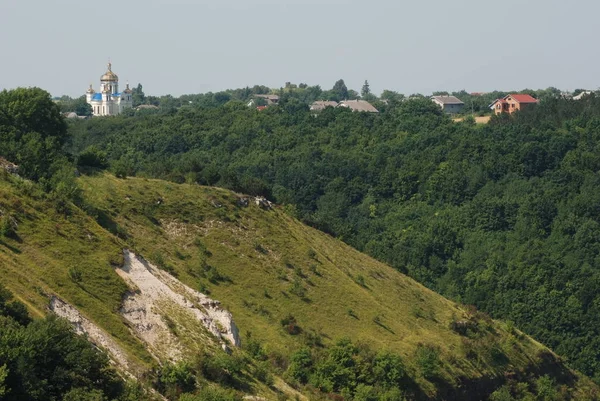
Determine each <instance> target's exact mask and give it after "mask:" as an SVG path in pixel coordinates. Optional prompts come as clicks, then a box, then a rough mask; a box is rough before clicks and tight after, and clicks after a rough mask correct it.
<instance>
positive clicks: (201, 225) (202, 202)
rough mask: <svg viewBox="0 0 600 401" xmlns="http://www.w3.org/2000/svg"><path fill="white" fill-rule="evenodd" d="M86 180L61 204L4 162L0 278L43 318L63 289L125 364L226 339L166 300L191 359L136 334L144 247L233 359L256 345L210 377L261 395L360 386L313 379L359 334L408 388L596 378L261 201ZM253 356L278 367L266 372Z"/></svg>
mask: <svg viewBox="0 0 600 401" xmlns="http://www.w3.org/2000/svg"><path fill="white" fill-rule="evenodd" d="M78 184H79V185H80V187H81V189H82V192H81V196H82V201H81V203H80V207H75V206H74V205H57V203H56V201H55V200H53V199H50V198H49V197H48V196H47V195H45V194H43V193H42V192H41V191H39V190H38V189H37V187H36V186H35V185H34V184H32V183H30V182H28V181H26V180H22V179H19V178H15V177H13V176H9V175H7V174H3V177H2V180H0V210H1V211H2V215H3V216H4V217H7V216H10V218H11V219H12V221H14V235H12V236H4V237H3V238H2V242H1V244H0V265H1V266H2V269H3V274H2V276H0V283H1V284H3V285H5V286H6V287H7V288H8V289H10V290H11V291H12V292H13V293H14V294H16V296H17V297H18V299H19V300H20V301H22V302H24V303H25V304H26V305H27V306H28V308H29V309H30V310H31V311H33V312H34V313H35V314H37V315H38V316H42V315H45V314H46V313H48V308H49V305H50V300H51V299H52V297H53V296H54V297H57V298H59V299H60V300H61V301H63V302H65V303H67V304H69V305H72V306H73V307H74V308H75V309H76V310H77V311H78V312H79V313H80V314H81V316H82V317H83V318H84V319H87V320H89V321H90V322H92V323H93V324H95V325H96V326H97V327H99V328H100V329H101V330H103V331H104V332H106V333H107V334H108V336H109V338H110V339H111V340H112V341H114V343H115V344H116V345H117V346H118V348H119V349H120V350H121V351H122V352H123V354H124V358H125V360H126V361H127V365H128V371H129V374H130V375H133V376H137V377H138V378H143V377H145V376H146V377H147V375H148V372H150V371H151V370H152V369H156V366H157V364H158V363H159V361H160V364H163V365H164V364H165V363H167V364H168V363H180V362H181V361H182V360H183V361H186V360H187V361H188V362H189V363H190V364H191V363H193V361H194V359H195V358H196V357H197V356H198V355H202V354H204V355H206V353H207V352H208V353H209V354H211V355H217V356H216V357H215V358H217V357H218V355H220V354H219V353H220V351H219V348H220V347H219V346H218V345H219V340H218V337H214V335H212V334H210V333H209V332H208V331H207V330H206V329H205V328H203V327H202V325H194V324H191V320H190V318H189V316H188V315H184V314H181V313H180V312H176V310H175V309H170V310H169V309H160V308H163V307H160V308H159V314H160V315H161V316H162V318H163V320H164V326H165V327H167V329H168V330H167V331H165V332H169V331H170V332H171V334H170V336H171V337H170V338H173V339H174V340H173V341H176V342H177V344H178V346H179V347H181V348H180V349H181V352H182V355H184V357H179V358H178V357H173V356H172V355H166V354H161V353H160V352H156V350H157V347H156V346H155V345H152V344H149V343H148V341H147V340H144V339H143V337H142V336H140V334H139V332H137V331H136V330H135V326H132V323H131V322H129V321H128V320H127V319H128V318H127V316H124V314H123V303H124V302H125V300H126V299H127V297H128V295H127V294H132V292H131V291H134V292H133V294H135V293H140V294H142V295H143V294H145V293H146V291H147V290H146V289H144V288H142V287H139V288H137V289H136V288H132V287H131V286H132V284H131V283H129V284H128V283H127V282H126V281H124V280H122V279H121V278H120V277H119V275H121V276H123V274H122V273H120V271H121V270H123V271H126V272H127V271H131V270H128V269H127V268H123V266H124V265H127V259H128V258H130V257H133V256H131V255H135V257H136V258H139V259H137V260H139V263H141V264H142V265H143V264H146V265H147V268H148V269H149V270H148V271H150V272H151V273H152V274H154V277H158V278H160V279H161V280H163V281H162V282H164V283H167V286H170V288H176V292H177V291H180V289H181V288H183V287H179V286H180V285H179V284H177V285H174V284H173V283H174V282H172V281H170V280H176V279H177V280H179V281H180V282H181V283H183V284H182V285H186V286H187V287H189V290H190V291H199V292H200V293H202V294H204V296H208V297H210V298H211V299H213V300H215V301H216V302H220V305H221V306H220V307H219V308H222V309H223V310H224V311H227V312H230V313H231V316H232V318H233V321H234V322H235V325H236V326H237V329H238V330H239V337H240V341H241V345H242V347H241V349H240V350H236V347H235V345H234V344H231V343H230V344H229V347H231V348H233V349H234V353H233V355H234V358H235V355H238V354H239V355H246V357H244V358H246V359H245V360H246V361H247V363H248V365H245V366H246V367H245V368H243V371H244V372H246V373H244V374H242V373H241V372H242V371H240V375H241V376H239V377H238V378H237V379H236V381H235V382H236V383H237V384H235V383H234V384H232V383H228V382H227V381H222V380H221V381H220V380H217V379H215V378H214V377H211V376H210V374H208V375H207V376H208V377H204V378H201V379H202V380H200V379H199V380H200V381H199V383H204V382H206V383H207V385H208V384H210V383H213V385H214V383H217V384H218V385H219V386H222V387H226V388H231V386H233V388H235V389H236V391H238V392H240V393H250V394H258V395H260V396H263V397H266V398H267V399H276V398H277V397H280V398H281V397H282V396H283V397H284V398H285V397H286V395H285V394H287V397H294V396H295V395H294V394H297V393H295V390H292V388H291V387H289V385H287V384H285V383H284V381H287V382H288V383H289V384H292V385H294V386H298V387H297V388H298V391H300V392H303V393H305V394H307V395H308V396H309V398H311V399H312V398H315V397H320V396H319V392H318V391H317V389H316V388H314V387H313V386H317V388H321V389H322V390H325V391H331V392H339V391H341V392H344V391H350V392H351V393H349V394H346V396H347V397H348V396H350V397H352V392H356V394H355V395H356V397H358V396H359V395H358V392H360V391H371V390H364V388H365V386H366V387H369V385H367V384H368V383H369V382H368V381H367V382H364V383H363V382H361V380H363V381H364V380H365V379H364V378H363V379H356V380H357V382H355V383H354V384H352V383H350V384H348V385H347V386H349V387H347V388H340V387H336V386H337V382H335V381H334V382H332V384H331V385H328V384H326V382H323V381H321V382H318V381H316V380H317V379H315V378H314V377H315V376H314V375H317V374H320V375H323V374H324V373H323V372H324V370H322V369H324V368H320V367H319V366H322V364H323V363H324V362H322V361H321V362H319V361H320V359H319V358H325V357H326V356H327V355H328V352H330V351H329V350H335V349H340V347H342V348H341V349H344V347H345V346H344V344H347V343H344V341H348V340H349V341H351V344H354V345H353V347H358V348H352V349H354V351H353V355H354V358H359V359H358V360H360V358H363V357H365V355H368V353H369V352H370V353H373V354H372V355H375V354H378V353H381V352H388V353H391V354H393V355H397V356H398V357H399V358H400V360H401V361H402V366H404V368H403V369H404V370H405V373H406V374H405V375H404V376H402V377H403V378H402V383H403V386H404V387H403V388H402V391H403V392H404V393H405V395H406V396H407V397H408V398H409V399H413V398H414V399H440V398H444V399H481V398H485V397H487V396H489V395H490V394H491V393H492V392H494V391H496V390H498V389H499V388H500V387H501V386H503V385H505V384H507V385H508V386H509V387H510V386H511V385H512V386H514V385H515V384H516V383H518V382H522V383H529V384H527V385H526V386H529V389H530V390H531V391H532V392H534V393H535V392H536V391H538V387H539V386H540V384H539V383H538V382H536V381H539V380H540V379H538V378H540V377H546V376H544V375H549V376H547V377H548V378H549V379H550V382H551V383H554V385H555V386H556V387H555V391H557V392H562V394H563V396H564V397H566V398H564V399H570V398H571V397H575V398H576V399H585V398H584V397H585V396H584V394H591V393H590V391H596V390H595V386H594V385H592V384H591V383H590V382H589V381H588V380H587V379H584V378H582V377H581V376H579V375H578V374H577V373H575V372H573V371H571V370H569V369H568V368H567V367H566V366H564V364H563V363H562V362H561V361H560V359H559V358H558V357H556V356H555V355H554V354H553V353H552V352H551V351H549V350H548V349H546V348H545V347H543V346H542V345H540V344H538V343H536V342H535V341H533V340H532V339H530V338H529V337H527V336H525V335H524V334H522V333H520V332H519V331H518V330H516V329H515V328H514V327H512V326H511V325H507V324H503V323H499V322H495V321H493V320H491V319H489V318H488V317H487V316H485V315H484V314H482V313H480V312H477V311H476V310H473V309H467V308H464V307H461V306H460V305H457V304H455V303H453V302H450V301H448V300H446V299H444V298H443V297H441V296H439V295H437V294H435V293H434V292H432V291H430V290H428V289H426V288H425V287H423V286H422V285H420V284H418V283H416V282H415V281H414V280H412V279H410V278H408V277H406V276H404V275H402V274H401V273H399V272H397V271H396V270H394V269H392V268H391V267H389V266H386V265H384V264H382V263H380V262H377V261H375V260H374V259H372V258H370V257H368V256H366V255H364V254H361V253H359V252H358V251H356V250H354V249H352V248H350V247H349V246H347V245H345V244H344V243H342V242H341V241H339V240H337V239H334V238H332V237H331V236H329V235H327V234H325V233H322V232H319V231H317V230H315V229H313V228H310V227H308V226H306V225H304V224H302V223H300V222H299V221H298V220H296V219H294V218H292V217H290V215H289V214H288V213H286V211H285V210H284V209H282V208H280V207H278V206H276V205H273V204H271V203H270V202H268V201H266V200H264V199H261V198H254V197H249V196H244V195H240V194H236V193H233V192H231V191H227V190H224V189H218V188H211V187H201V186H198V185H188V184H174V183H169V182H166V181H161V180H150V179H143V178H127V179H118V178H116V177H114V176H111V175H108V174H103V175H95V176H83V177H81V178H80V179H79V180H78ZM57 206H60V207H57ZM124 249H127V250H130V253H129V254H128V252H129V251H128V252H125V253H124ZM136 263H137V262H136ZM140 266H141V265H140ZM154 266H156V267H158V268H160V269H161V271H162V272H161V271H158V270H154V269H156V268H155V267H154ZM144 271H145V270H144ZM161 277H162V278H161ZM140 283H141V282H140ZM169 283H170V284H169ZM177 288H179V289H177ZM181 291H184V292H185V293H187V291H188V290H181ZM179 293H180V294H183V293H182V292H179ZM198 296H200V295H198ZM188 299H189V298H188ZM199 302H200V301H199ZM199 310H205V309H204V307H202V306H199ZM169 311H170V312H169ZM207 313H208V312H207ZM186 316H187V317H186ZM128 322H129V323H128ZM214 327H218V328H219V330H220V329H223V327H222V326H221V324H217V325H216V326H214ZM190 338H195V340H194V341H189V340H190ZM225 341H226V343H227V340H225ZM305 347H308V349H309V350H311V351H310V353H311V358H313V362H312V363H313V364H314V366H313V368H307V369H306V370H307V372H308V373H307V374H312V375H313V376H312V377H313V378H312V379H311V380H310V383H308V384H309V385H308V386H306V385H303V384H302V383H303V382H305V380H303V378H302V375H300V374H296V373H294V371H293V369H292V367H294V366H296V365H295V361H296V359H297V356H298V355H299V352H301V351H302V350H303V349H306V348H305ZM368 350H370V351H368ZM365 352H367V353H366V354H365ZM330 357H331V355H330ZM373 357H374V356H372V357H371V358H373ZM295 358H296V359H295ZM209 360H210V359H209ZM169 361H170V362H169ZM262 361H265V362H262ZM176 366H178V365H176ZM357 366H358V365H357ZM365 366H366V365H365ZM121 367H122V366H121ZM296 367H297V366H296ZM259 368H261V369H262V368H264V369H266V370H267V372H268V375H270V377H272V379H269V380H266V384H265V380H264V374H265V373H264V372H262V371H261V369H259ZM290 369H292V371H291V370H290ZM311 369H312V371H311ZM204 372H205V373H206V371H204ZM310 372H312V373H310ZM159 373H160V372H159ZM257 377H258V378H259V379H257ZM261 378H262V379H263V381H261V380H260V379H261ZM306 381H309V380H306ZM243 383H246V384H244V385H242V384H243ZM361 383H362V384H361ZM365 383H366V384H365ZM511 383H512V384H511ZM536 383H537V384H536ZM357 385H358V387H357ZM328 386H329V387H328ZM361 386H362V387H361ZM377 386H378V384H376V383H375V386H374V387H373V386H372V385H371V387H373V388H377ZM372 391H375V390H372ZM277 394H279V396H278V395H277ZM311 394H312V395H311ZM297 395H298V394H297ZM298 396H299V395H298ZM589 397H591V396H589ZM356 399H359V398H356ZM589 399H591V398H589Z"/></svg>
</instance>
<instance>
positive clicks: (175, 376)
mask: <svg viewBox="0 0 600 401" xmlns="http://www.w3.org/2000/svg"><path fill="white" fill-rule="evenodd" d="M156 387H157V388H158V390H159V391H160V392H161V393H162V394H164V395H165V396H167V397H168V398H175V397H176V396H179V395H180V394H182V393H187V392H191V391H193V390H194V389H195V388H196V379H195V378H194V374H193V372H192V369H191V368H190V366H189V365H187V364H186V363H178V364H176V365H172V364H167V365H165V366H163V367H162V368H161V370H160V371H159V372H158V383H157V386H156Z"/></svg>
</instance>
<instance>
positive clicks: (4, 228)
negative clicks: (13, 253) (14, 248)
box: [0, 214, 17, 238]
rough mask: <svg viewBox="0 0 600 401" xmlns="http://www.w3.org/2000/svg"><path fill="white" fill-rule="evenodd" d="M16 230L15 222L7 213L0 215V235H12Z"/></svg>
mask: <svg viewBox="0 0 600 401" xmlns="http://www.w3.org/2000/svg"><path fill="white" fill-rule="evenodd" d="M16 232H17V224H16V221H15V219H14V218H12V217H11V216H10V215H8V214H4V215H2V216H1V217H0V237H5V238H8V237H13V236H14V235H15V234H16Z"/></svg>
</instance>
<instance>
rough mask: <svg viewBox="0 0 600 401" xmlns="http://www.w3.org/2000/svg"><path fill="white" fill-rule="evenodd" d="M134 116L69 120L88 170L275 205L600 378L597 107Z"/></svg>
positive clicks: (195, 109) (560, 103)
mask: <svg viewBox="0 0 600 401" xmlns="http://www.w3.org/2000/svg"><path fill="white" fill-rule="evenodd" d="M131 114H132V115H128V116H120V117H114V118H102V119H91V120H86V121H74V122H72V123H71V124H70V125H69V129H68V131H69V133H70V135H69V138H70V139H69V141H68V144H67V149H68V151H69V152H70V153H72V154H73V155H76V156H77V158H78V159H77V162H78V163H79V167H80V169H81V170H82V171H84V170H85V169H90V168H106V167H110V168H111V169H112V171H114V172H115V173H116V174H117V175H118V176H122V177H125V176H128V175H140V176H148V177H159V178H165V179H169V180H172V181H176V182H196V183H199V184H203V185H217V186H222V187H226V188H231V189H234V190H236V191H240V192H245V193H249V194H254V195H264V196H267V197H268V198H270V199H272V200H274V201H276V202H277V203H279V204H281V205H283V206H284V207H285V208H286V210H288V212H289V213H291V214H293V215H295V216H298V217H300V218H301V219H303V220H304V221H305V222H308V223H309V224H311V225H313V226H316V227H318V228H320V229H321V230H324V231H326V232H328V233H330V234H332V235H335V236H337V237H339V238H341V239H343V240H344V241H346V242H347V243H349V244H351V245H353V246H354V247H356V248H358V249H359V250H363V251H365V252H367V253H368V254H370V255H372V256H374V257H376V258H378V259H380V260H382V261H385V262H387V263H389V264H391V265H392V266H394V267H396V268H397V269H399V270H401V271H402V272H405V273H407V274H409V275H410V276H412V277H414V278H416V279H417V280H419V281H421V282H422V283H424V284H426V285H427V286H429V287H430V288H433V289H435V290H436V291H438V292H440V293H442V294H443V295H446V296H448V297H450V298H452V299H454V300H457V301H459V302H462V303H465V304H473V305H476V306H477V307H478V308H480V309H481V310H483V311H486V312H488V313H490V314H491V315H492V316H493V317H496V318H502V319H506V320H511V321H513V322H514V323H515V324H516V326H517V327H519V328H521V329H523V330H525V331H526V332H527V333H529V334H531V335H533V336H534V337H535V338H537V339H538V340H540V341H542V342H544V343H546V344H548V345H549V346H550V347H552V348H553V349H554V350H556V351H557V352H558V353H559V354H560V355H562V356H564V357H565V358H566V359H567V360H568V361H569V362H570V363H571V365H572V366H574V367H575V368H577V369H580V370H581V371H583V372H585V373H586V374H588V375H590V376H592V377H595V378H596V379H597V380H600V325H598V323H597V322H598V321H599V320H600V296H599V295H598V288H600V272H599V270H598V267H599V263H600V259H598V255H599V252H600V238H599V236H598V232H599V228H600V214H599V211H600V210H599V209H600V197H599V195H598V192H597V190H596V188H597V186H598V183H599V182H600V175H599V173H598V170H599V169H600V149H598V139H599V136H600V131H599V128H600V99H597V98H595V97H593V96H591V97H589V98H585V99H584V100H581V101H572V100H567V99H561V98H559V97H557V96H548V97H547V98H546V99H545V100H543V101H542V103H541V104H540V105H539V106H538V107H537V108H536V109H534V110H531V111H530V112H523V113H520V114H517V115H514V116H512V117H508V116H501V117H494V118H493V119H492V120H491V122H490V123H489V124H488V125H475V124H474V122H473V121H472V120H470V119H467V120H466V121H464V122H461V123H456V122H453V121H451V119H450V118H448V117H447V116H444V115H442V114H441V112H440V110H439V109H438V108H437V107H436V106H434V105H433V104H432V103H431V102H430V101H429V100H428V99H424V98H416V99H411V100H408V101H398V102H388V104H387V105H384V107H382V108H381V113H379V114H378V115H372V114H366V113H352V112H350V111H349V110H346V109H333V108H328V109H326V110H324V111H323V112H321V113H319V114H318V115H314V114H313V113H311V112H310V111H309V110H308V107H307V106H306V103H304V102H301V101H299V100H298V99H296V98H293V97H290V98H287V99H286V98H284V99H282V101H281V104H280V105H278V106H274V107H270V108H268V109H266V110H264V111H257V110H255V109H254V108H248V107H247V106H246V104H245V103H243V102H241V101H235V100H229V101H227V102H226V103H224V104H223V105H222V106H218V105H209V106H206V105H205V106H202V105H187V106H183V107H179V108H168V109H159V110H157V111H155V112H148V111H144V112H138V113H131Z"/></svg>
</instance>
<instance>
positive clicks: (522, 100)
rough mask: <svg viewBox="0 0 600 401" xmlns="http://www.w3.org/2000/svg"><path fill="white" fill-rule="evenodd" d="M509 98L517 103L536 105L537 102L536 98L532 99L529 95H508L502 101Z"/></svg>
mask: <svg viewBox="0 0 600 401" xmlns="http://www.w3.org/2000/svg"><path fill="white" fill-rule="evenodd" d="M509 96H510V97H512V98H513V99H515V100H516V101H517V102H519V103H537V102H538V101H537V99H536V98H534V97H533V96H530V95H508V96H506V97H505V98H504V99H507V98H508V97H509Z"/></svg>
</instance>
